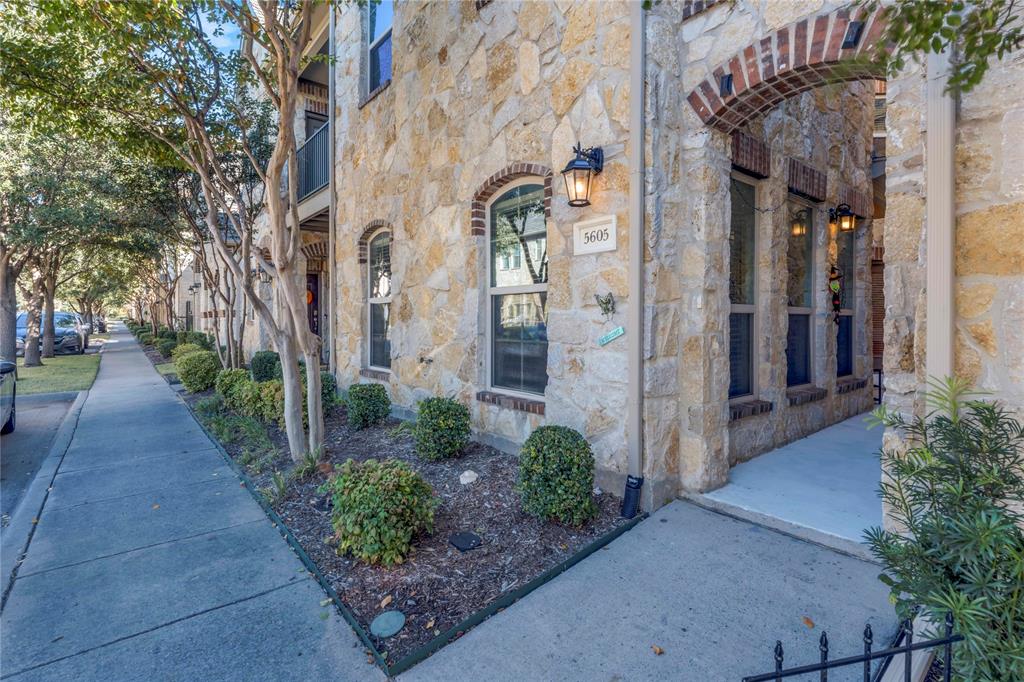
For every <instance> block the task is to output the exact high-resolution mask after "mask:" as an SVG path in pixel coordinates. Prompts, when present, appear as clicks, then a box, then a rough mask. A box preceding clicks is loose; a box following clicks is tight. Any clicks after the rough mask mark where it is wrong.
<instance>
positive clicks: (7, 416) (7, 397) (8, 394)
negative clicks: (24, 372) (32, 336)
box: [0, 360, 18, 434]
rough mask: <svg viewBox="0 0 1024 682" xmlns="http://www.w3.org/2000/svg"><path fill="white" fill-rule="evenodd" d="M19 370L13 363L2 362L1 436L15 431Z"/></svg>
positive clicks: (0, 384)
mask: <svg viewBox="0 0 1024 682" xmlns="http://www.w3.org/2000/svg"><path fill="white" fill-rule="evenodd" d="M17 382H18V368H17V366H15V364H14V363H13V362H7V361H5V360H0V424H3V426H0V434H8V433H10V432H11V431H13V430H14V399H15V397H16V396H15V393H16V392H17Z"/></svg>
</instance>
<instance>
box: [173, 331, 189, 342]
mask: <svg viewBox="0 0 1024 682" xmlns="http://www.w3.org/2000/svg"><path fill="white" fill-rule="evenodd" d="M174 338H175V339H176V340H177V342H178V343H188V332H178V333H177V335H176V336H175V337H174Z"/></svg>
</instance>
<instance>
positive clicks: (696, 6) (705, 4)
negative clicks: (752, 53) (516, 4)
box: [477, 0, 724, 21]
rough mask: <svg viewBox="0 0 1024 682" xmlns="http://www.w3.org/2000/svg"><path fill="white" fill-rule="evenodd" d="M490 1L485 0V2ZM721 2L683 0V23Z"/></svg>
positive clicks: (478, 0)
mask: <svg viewBox="0 0 1024 682" xmlns="http://www.w3.org/2000/svg"><path fill="white" fill-rule="evenodd" d="M490 1H491V0H486V2H490ZM721 2H724V0H683V21H686V20H687V19H689V18H690V17H692V16H696V15H698V14H700V13H701V12H703V11H704V10H707V9H711V8H712V7H714V6H715V5H717V4H719V3H721ZM479 4H480V0H477V5H479Z"/></svg>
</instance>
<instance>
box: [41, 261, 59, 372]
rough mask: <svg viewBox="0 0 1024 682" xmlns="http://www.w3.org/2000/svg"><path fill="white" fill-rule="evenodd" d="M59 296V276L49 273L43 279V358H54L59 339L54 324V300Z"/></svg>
mask: <svg viewBox="0 0 1024 682" xmlns="http://www.w3.org/2000/svg"><path fill="white" fill-rule="evenodd" d="M56 296H57V274H56V273H54V272H50V273H47V274H46V276H45V277H43V357H44V358H52V357H53V356H54V343H55V341H56V339H57V326H56V324H55V323H54V319H53V314H54V312H55V310H54V303H53V299H54V298H55V297H56Z"/></svg>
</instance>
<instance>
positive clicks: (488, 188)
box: [469, 163, 552, 237]
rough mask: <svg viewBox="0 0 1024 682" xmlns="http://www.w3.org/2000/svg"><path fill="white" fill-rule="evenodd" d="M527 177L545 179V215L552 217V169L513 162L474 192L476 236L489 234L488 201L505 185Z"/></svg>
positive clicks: (472, 216)
mask: <svg viewBox="0 0 1024 682" xmlns="http://www.w3.org/2000/svg"><path fill="white" fill-rule="evenodd" d="M526 177H538V178H541V179H542V180H543V181H544V217H545V218H551V178H552V173H551V169H550V168H548V167H547V166H542V165H541V164H539V163H513V164H509V165H508V166H505V167H504V168H502V169H501V170H500V171H498V172H497V173H495V174H494V175H492V176H491V177H489V178H487V180H485V181H484V183H483V184H482V185H480V187H479V188H478V189H477V190H476V192H475V193H474V194H473V203H472V206H471V213H470V223H469V224H470V233H471V234H472V235H473V236H474V237H482V236H484V235H486V234H487V201H488V200H489V199H490V198H491V197H492V196H494V193H495V192H497V191H498V190H500V189H501V188H502V187H503V186H504V185H507V184H508V183H510V182H512V181H513V180H518V179H519V178H526Z"/></svg>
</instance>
